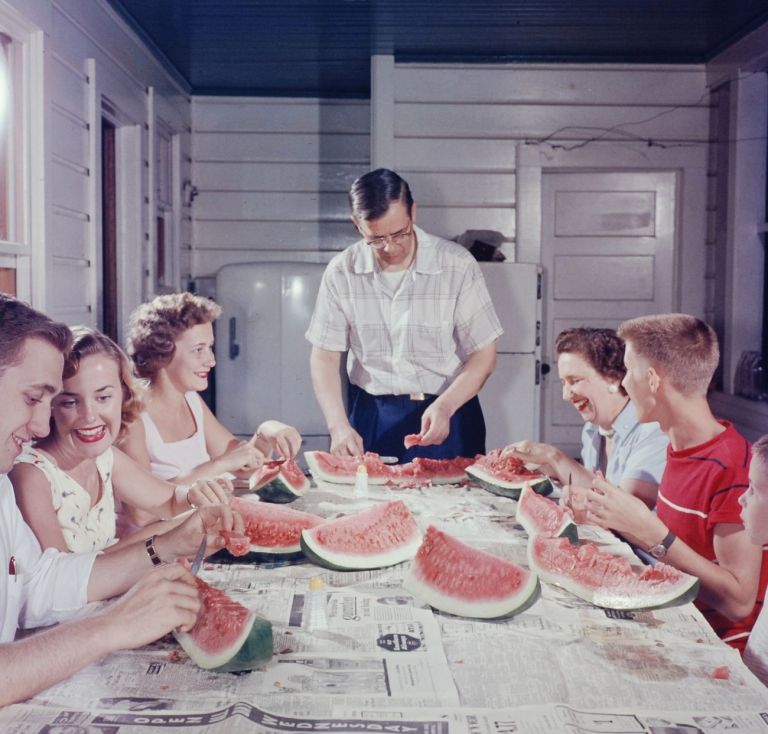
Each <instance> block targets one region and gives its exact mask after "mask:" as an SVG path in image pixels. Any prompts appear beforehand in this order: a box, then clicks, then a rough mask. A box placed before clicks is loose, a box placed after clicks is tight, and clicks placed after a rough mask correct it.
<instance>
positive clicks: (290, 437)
mask: <svg viewBox="0 0 768 734" xmlns="http://www.w3.org/2000/svg"><path fill="white" fill-rule="evenodd" d="M257 441H261V442H266V444H267V445H268V446H269V450H270V451H271V452H272V453H273V454H274V455H275V456H277V458H280V459H293V458H294V457H295V456H296V454H298V453H299V449H300V448H301V434H299V432H298V431H297V430H296V429H295V428H294V427H293V426H289V425H287V424H285V423H281V422H280V421H275V420H269V421H264V423H262V424H261V425H260V426H259V429H258V430H257V431H256V434H255V435H254V437H253V438H252V439H251V440H250V441H249V443H252V444H253V445H255V444H256V442H257Z"/></svg>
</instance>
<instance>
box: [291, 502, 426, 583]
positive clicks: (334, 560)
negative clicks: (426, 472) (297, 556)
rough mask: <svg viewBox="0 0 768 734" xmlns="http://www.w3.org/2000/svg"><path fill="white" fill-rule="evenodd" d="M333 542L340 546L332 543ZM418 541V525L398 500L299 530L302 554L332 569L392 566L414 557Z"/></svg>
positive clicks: (419, 538) (356, 569) (319, 564)
mask: <svg viewBox="0 0 768 734" xmlns="http://www.w3.org/2000/svg"><path fill="white" fill-rule="evenodd" d="M331 536H336V537H331ZM332 543H333V544H335V545H336V546H338V545H340V544H341V545H343V548H339V547H331V544H332ZM420 544H421V533H420V532H419V528H418V525H417V524H416V521H415V520H414V519H413V516H412V515H411V513H410V512H409V511H408V508H407V507H406V506H405V504H404V503H403V502H402V501H401V500H395V501H393V502H387V503H385V504H383V505H374V506H373V507H372V508H370V509H369V510H366V511H365V512H359V513H356V514H354V515H346V516H344V517H341V518H339V519H338V520H331V521H328V522H325V523H323V524H322V525H318V526H316V527H314V528H310V529H308V530H302V532H301V549H302V551H304V555H305V556H306V557H307V558H308V559H309V560H310V561H312V563H315V564H316V565H318V566H322V567H324V568H330V569H333V570H335V571H358V570H367V569H374V568H386V567H387V566H395V565H397V564H398V563H402V562H403V561H407V560H409V559H410V558H413V556H414V555H415V554H416V551H417V550H418V548H419V545H420ZM379 549H380V550H379Z"/></svg>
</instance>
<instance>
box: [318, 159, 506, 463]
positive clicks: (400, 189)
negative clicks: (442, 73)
mask: <svg viewBox="0 0 768 734" xmlns="http://www.w3.org/2000/svg"><path fill="white" fill-rule="evenodd" d="M349 203H350V207H351V209H352V221H353V223H354V225H355V227H357V230H358V232H359V233H360V234H361V236H362V239H361V240H359V241H358V242H356V243H355V244H354V245H351V246H350V247H348V248H347V249H346V250H344V251H343V252H340V253H339V254H338V255H336V256H335V257H334V258H333V260H331V262H330V263H329V264H328V267H327V269H326V271H325V275H324V276H323V282H322V284H321V286H320V292H319V293H318V297H317V304H316V305H315V311H314V314H313V315H312V322H311V323H310V326H309V330H308V331H307V335H306V336H307V339H308V340H309V341H310V342H311V343H312V355H311V357H310V369H311V372H312V384H313V386H314V390H315V395H316V396H317V400H318V403H319V404H320V408H321V410H322V411H323V415H324V416H325V420H326V423H327V425H328V430H329V431H330V434H331V452H332V453H335V454H341V455H352V456H357V455H360V454H362V453H363V451H375V452H377V453H379V454H382V455H388V456H397V457H398V458H399V459H400V460H406V461H407V460H409V459H411V458H412V457H413V456H428V457H431V458H453V457H455V456H474V455H475V454H477V453H484V452H485V421H484V420H483V413H482V410H481V409H480V402H479V401H478V399H477V393H478V392H479V391H480V388H482V386H483V384H484V383H485V381H486V380H487V379H488V376H489V375H490V374H491V372H493V369H494V367H495V366H496V339H497V338H498V337H499V336H500V335H501V334H502V328H501V325H500V323H499V320H498V317H497V316H496V312H495V311H494V308H493V304H492V303H491V298H490V296H489V294H488V289H487V288H486V285H485V280H484V279H483V275H482V273H481V271H480V268H479V266H478V264H477V262H476V261H475V259H474V258H473V257H472V255H470V254H469V252H467V251H466V250H465V249H464V248H463V247H461V246H459V245H457V244H456V243H454V242H449V241H447V240H444V239H440V238H439V237H435V236H433V235H430V234H427V233H426V232H424V231H423V230H421V229H419V228H418V227H417V226H416V224H415V221H416V204H415V203H414V201H413V197H412V195H411V191H410V188H409V186H408V184H407V183H406V182H405V181H404V180H403V179H402V178H401V177H400V176H399V175H398V174H397V173H395V172H394V171H390V170H388V169H386V168H379V169H377V170H375V171H371V172H370V173H367V174H365V175H364V176H361V177H360V178H358V179H357V180H356V181H355V182H354V183H353V184H352V187H351V189H350V192H349ZM347 351H348V352H349V354H348V357H347V373H348V376H349V395H348V398H349V401H348V403H349V405H348V411H349V414H348V415H347V413H346V412H345V410H344V403H343V400H342V394H341V378H340V366H341V355H342V353H344V352H347ZM408 434H418V436H419V445H418V446H415V447H413V448H411V449H408V450H407V451H406V449H405V446H404V445H403V439H404V437H405V436H406V435H408Z"/></svg>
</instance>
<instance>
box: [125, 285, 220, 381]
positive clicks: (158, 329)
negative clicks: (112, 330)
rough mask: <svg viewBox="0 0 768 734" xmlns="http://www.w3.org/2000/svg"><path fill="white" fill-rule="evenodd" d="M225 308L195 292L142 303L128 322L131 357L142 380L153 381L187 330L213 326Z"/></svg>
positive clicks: (171, 356) (168, 362)
mask: <svg viewBox="0 0 768 734" xmlns="http://www.w3.org/2000/svg"><path fill="white" fill-rule="evenodd" d="M219 316H221V306H219V305H218V304H217V303H216V302H215V301H213V300H212V299H210V298H205V297H204V296H196V295H194V294H192V293H187V292H184V293H170V294H168V295H163V296H157V297H156V298H154V299H152V300H151V301H149V302H148V303H142V304H141V306H139V307H138V308H136V309H135V310H134V311H133V313H132V314H131V316H130V320H129V323H128V339H127V347H128V350H127V351H128V355H129V356H130V357H131V359H132V360H133V368H134V371H135V372H136V374H137V375H138V376H139V377H144V378H145V379H147V380H149V381H150V382H152V380H154V378H155V377H156V376H157V373H158V372H159V371H160V370H161V369H162V368H163V367H167V366H168V365H169V364H170V363H171V360H172V359H173V355H174V354H175V353H176V341H177V339H178V338H179V337H180V336H181V335H182V334H183V333H184V332H185V331H186V330H187V329H191V328H192V327H193V326H198V325H200V324H210V323H213V322H214V321H215V320H216V319H217V318H219Z"/></svg>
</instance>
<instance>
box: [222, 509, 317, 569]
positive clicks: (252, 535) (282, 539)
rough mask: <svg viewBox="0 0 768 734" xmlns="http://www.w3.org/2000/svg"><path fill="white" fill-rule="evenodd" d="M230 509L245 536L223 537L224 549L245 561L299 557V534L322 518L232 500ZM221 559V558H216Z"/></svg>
mask: <svg viewBox="0 0 768 734" xmlns="http://www.w3.org/2000/svg"><path fill="white" fill-rule="evenodd" d="M230 506H231V507H232V509H233V510H236V511H237V512H239V513H240V514H241V515H242V517H243V522H244V524H245V536H236V535H231V534H224V533H223V535H224V536H225V538H226V541H227V548H226V550H227V551H228V552H229V553H230V554H231V555H233V556H239V557H243V556H244V557H243V558H242V560H243V561H245V562H251V561H260V560H275V559H277V558H282V559H286V558H297V557H299V556H301V554H302V553H301V531H302V530H306V529H308V528H313V527H315V526H316V525H319V524H320V523H322V522H325V521H324V520H323V518H322V517H319V516H318V515H312V514H310V513H308V512H301V511H299V510H292V509H290V508H289V507H280V506H279V505H274V504H270V503H268V502H254V501H253V500H250V499H247V498H242V497H233V498H232V502H231V503H230ZM217 560H221V559H217Z"/></svg>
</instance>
